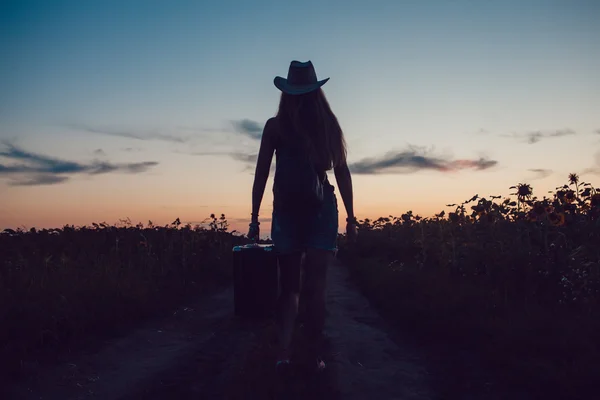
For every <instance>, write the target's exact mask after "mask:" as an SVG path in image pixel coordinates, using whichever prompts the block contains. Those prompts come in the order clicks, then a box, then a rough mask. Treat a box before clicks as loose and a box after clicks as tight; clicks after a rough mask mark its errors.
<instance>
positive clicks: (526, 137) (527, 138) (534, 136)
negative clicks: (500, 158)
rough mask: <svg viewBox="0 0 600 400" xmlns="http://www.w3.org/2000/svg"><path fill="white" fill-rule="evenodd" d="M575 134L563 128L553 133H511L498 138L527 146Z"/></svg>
mask: <svg viewBox="0 0 600 400" xmlns="http://www.w3.org/2000/svg"><path fill="white" fill-rule="evenodd" d="M576 133H577V132H575V131H574V130H572V129H569V128H565V129H557V130H553V131H533V132H527V133H513V134H511V135H507V134H503V135H500V136H503V137H510V138H513V139H517V140H519V141H522V142H524V143H528V144H535V143H538V142H540V141H541V140H543V139H548V138H558V137H563V136H571V135H575V134H576Z"/></svg>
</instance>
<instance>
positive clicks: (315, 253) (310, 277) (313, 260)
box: [303, 249, 334, 351]
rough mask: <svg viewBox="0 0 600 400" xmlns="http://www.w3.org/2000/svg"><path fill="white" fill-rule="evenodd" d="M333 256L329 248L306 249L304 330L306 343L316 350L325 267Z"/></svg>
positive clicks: (322, 310) (322, 316) (322, 314)
mask: <svg viewBox="0 0 600 400" xmlns="http://www.w3.org/2000/svg"><path fill="white" fill-rule="evenodd" d="M333 258H334V252H333V251H331V250H322V249H308V250H307V251H306V260H305V263H304V269H305V273H306V280H305V284H306V287H305V288H303V295H304V296H306V298H305V300H306V318H305V323H304V327H305V332H306V338H307V340H308V343H309V344H310V345H311V347H313V350H315V351H317V350H318V347H319V346H320V342H321V335H322V332H323V327H324V325H325V313H326V307H325V302H326V295H327V291H326V288H327V269H328V268H329V265H331V262H332V261H333Z"/></svg>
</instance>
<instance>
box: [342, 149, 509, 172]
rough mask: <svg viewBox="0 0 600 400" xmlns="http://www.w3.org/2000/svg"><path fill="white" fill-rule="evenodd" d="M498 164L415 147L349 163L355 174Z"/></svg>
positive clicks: (450, 170) (444, 170)
mask: <svg viewBox="0 0 600 400" xmlns="http://www.w3.org/2000/svg"><path fill="white" fill-rule="evenodd" d="M496 164H498V161H496V160H489V159H487V158H483V157H482V158H479V159H472V160H467V159H458V160H452V159H450V158H447V157H442V156H433V155H429V154H427V152H426V151H424V150H422V149H417V148H412V147H411V148H409V149H408V150H404V151H400V152H388V153H386V154H384V155H382V156H380V157H373V158H365V159H362V160H360V161H357V162H355V163H351V164H350V165H349V167H350V170H351V171H352V173H355V174H362V175H366V174H370V175H374V174H386V173H387V174H394V173H414V172H418V171H422V170H431V171H439V172H453V171H458V170H462V169H475V170H485V169H488V168H492V167H494V166H495V165H496Z"/></svg>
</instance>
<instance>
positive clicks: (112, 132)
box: [65, 124, 191, 143]
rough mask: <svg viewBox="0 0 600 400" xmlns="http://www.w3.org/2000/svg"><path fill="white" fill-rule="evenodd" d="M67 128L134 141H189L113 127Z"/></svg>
mask: <svg viewBox="0 0 600 400" xmlns="http://www.w3.org/2000/svg"><path fill="white" fill-rule="evenodd" d="M65 126H67V127H68V128H71V129H76V130H79V131H84V132H89V133H96V134H101V135H109V136H118V137H124V138H129V139H135V140H162V141H165V142H172V143H187V142H189V141H190V139H191V137H190V136H180V135H173V134H169V133H162V132H156V131H145V132H144V131H133V130H127V129H117V128H113V127H95V126H91V125H85V124H66V125H65Z"/></svg>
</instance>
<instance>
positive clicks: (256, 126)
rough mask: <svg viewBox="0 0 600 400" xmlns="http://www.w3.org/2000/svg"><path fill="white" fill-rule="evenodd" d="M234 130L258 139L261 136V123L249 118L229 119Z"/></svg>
mask: <svg viewBox="0 0 600 400" xmlns="http://www.w3.org/2000/svg"><path fill="white" fill-rule="evenodd" d="M231 123H232V124H233V127H234V128H235V130H236V131H237V132H239V133H242V134H244V135H246V136H248V137H250V138H252V139H256V140H260V138H261V137H262V131H263V125H261V124H260V123H258V122H256V121H252V120H250V119H241V120H235V121H231Z"/></svg>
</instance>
